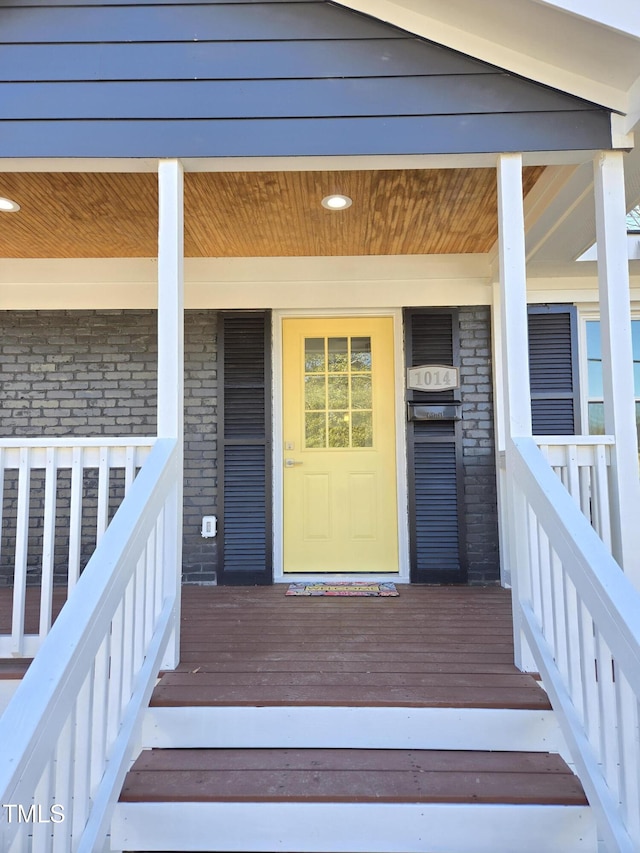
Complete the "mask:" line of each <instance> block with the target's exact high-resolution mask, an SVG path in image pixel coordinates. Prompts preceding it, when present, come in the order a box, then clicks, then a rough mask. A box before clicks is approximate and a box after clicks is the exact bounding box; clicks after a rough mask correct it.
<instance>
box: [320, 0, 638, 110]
mask: <svg viewBox="0 0 640 853" xmlns="http://www.w3.org/2000/svg"><path fill="white" fill-rule="evenodd" d="M336 2H339V5H341V6H345V7H347V8H349V9H353V10H355V11H357V12H362V13H363V14H366V15H370V16H372V17H375V18H378V19H380V20H382V21H386V22H387V23H389V24H392V25H393V26H395V27H399V28H400V29H403V30H406V31H407V32H410V33H413V34H415V35H417V36H421V37H422V38H426V39H429V41H435V42H437V43H438V44H442V45H445V46H446V47H450V48H452V50H457V51H459V52H461V53H464V54H466V55H468V56H472V57H475V58H476V59H480V60H483V61H484V62H489V63H490V64H491V65H497V66H498V67H499V68H504V69H505V70H507V71H511V72H513V73H514V74H518V75H520V76H521V77H526V78H527V79H529V80H533V81H535V82H538V83H542V84H544V85H546V86H551V87H553V88H554V89H559V90H560V91H562V92H566V93H567V94H570V95H575V96H576V97H578V98H584V99H585V100H587V101H591V102H592V103H595V104H599V105H601V106H603V107H607V108H608V109H612V110H616V111H618V112H621V113H626V112H627V107H628V98H627V92H626V91H623V90H622V89H618V88H616V87H614V86H610V85H607V84H606V83H602V82H600V81H599V80H596V79H593V78H591V77H585V76H583V75H581V74H577V73H575V72H572V71H569V70H567V69H565V68H561V67H560V66H557V65H552V64H551V63H548V62H543V61H542V60H540V59H536V57H535V56H532V55H530V54H525V53H522V52H520V51H518V50H514V49H512V48H510V47H508V46H507V45H505V44H499V43H498V42H495V41H491V40H489V39H486V38H482V37H480V36H477V35H476V34H475V33H473V32H470V31H467V30H462V29H459V28H458V27H454V26H452V25H451V24H447V23H446V22H444V21H440V20H438V19H436V18H432V17H429V16H428V15H426V14H425V13H424V12H419V11H416V10H414V9H411V8H407V7H406V6H405V5H403V4H401V3H400V2H398V0H336Z"/></svg>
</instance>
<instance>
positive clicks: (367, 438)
mask: <svg viewBox="0 0 640 853" xmlns="http://www.w3.org/2000/svg"><path fill="white" fill-rule="evenodd" d="M351 421H352V423H351V430H352V436H353V438H352V441H353V446H354V447H373V415H372V413H371V412H354V413H353V415H352V416H351Z"/></svg>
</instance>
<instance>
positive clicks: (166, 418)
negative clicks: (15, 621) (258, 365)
mask: <svg viewBox="0 0 640 853" xmlns="http://www.w3.org/2000/svg"><path fill="white" fill-rule="evenodd" d="M158 194H159V211H158V213H159V217H158V438H174V439H176V440H177V442H178V459H179V462H178V471H177V475H176V483H175V487H174V489H173V493H172V495H171V497H170V498H169V502H168V507H167V511H166V512H165V520H164V531H163V540H164V541H163V543H162V547H163V548H164V550H165V566H166V567H167V568H166V576H165V579H164V582H165V590H166V592H167V593H168V592H169V590H170V589H171V588H172V587H174V588H175V595H176V598H175V607H174V613H173V619H174V626H175V627H174V630H173V632H172V635H171V638H170V640H169V644H168V647H167V650H166V652H165V656H164V659H163V662H162V667H163V668H168V669H171V668H174V667H175V666H177V664H178V661H179V659H180V635H179V626H180V591H181V583H182V492H183V485H182V479H183V473H182V469H183V462H182V460H183V437H184V175H183V168H182V164H181V163H180V161H179V160H161V161H160V162H159V165H158Z"/></svg>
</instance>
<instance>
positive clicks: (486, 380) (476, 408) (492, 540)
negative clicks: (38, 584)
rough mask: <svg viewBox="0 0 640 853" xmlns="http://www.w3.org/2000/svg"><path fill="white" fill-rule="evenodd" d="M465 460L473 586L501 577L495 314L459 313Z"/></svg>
mask: <svg viewBox="0 0 640 853" xmlns="http://www.w3.org/2000/svg"><path fill="white" fill-rule="evenodd" d="M459 316H460V363H461V369H460V379H461V386H462V401H463V403H462V456H463V466H464V515H465V522H466V532H467V545H466V547H467V560H468V567H469V583H491V582H497V581H498V580H499V579H500V562H499V555H498V509H497V492H496V454H495V446H494V425H493V388H492V382H491V310H490V308H489V307H488V306H479V307H473V308H461V309H460V315H459Z"/></svg>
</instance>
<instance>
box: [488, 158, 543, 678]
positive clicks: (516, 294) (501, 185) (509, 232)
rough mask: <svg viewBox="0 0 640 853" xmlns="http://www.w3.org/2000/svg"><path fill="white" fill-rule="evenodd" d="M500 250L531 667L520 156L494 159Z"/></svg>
mask: <svg viewBox="0 0 640 853" xmlns="http://www.w3.org/2000/svg"><path fill="white" fill-rule="evenodd" d="M498 248H499V263H500V286H499V300H497V301H498V302H499V307H500V331H501V339H502V382H503V395H504V428H505V435H504V441H505V449H506V466H507V467H506V478H505V479H506V486H507V505H508V511H507V516H508V518H507V525H508V536H506V537H504V536H503V540H504V539H506V540H507V543H508V547H509V563H510V570H511V586H512V590H513V629H514V645H515V662H516V665H517V666H518V667H520V668H521V669H524V670H535V669H536V666H535V664H534V662H533V658H532V656H531V653H530V651H529V649H528V647H527V644H526V641H525V639H524V636H523V632H522V629H521V625H520V609H519V602H520V600H521V599H522V598H525V599H526V598H528V582H529V573H528V560H529V554H528V549H529V543H528V510H527V507H526V504H525V502H524V499H523V498H522V496H521V495H520V493H519V492H518V490H517V489H515V488H514V486H513V482H512V474H511V471H510V467H511V466H510V464H509V452H510V446H511V439H512V437H514V436H518V437H523V436H530V435H531V395H530V391H529V351H528V346H527V340H528V329H527V276H526V256H525V244H524V207H523V199H522V156H521V155H520V154H500V155H499V157H498Z"/></svg>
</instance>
